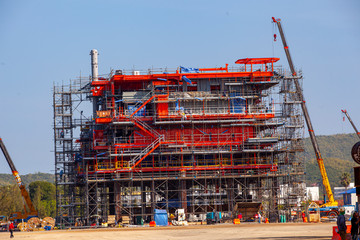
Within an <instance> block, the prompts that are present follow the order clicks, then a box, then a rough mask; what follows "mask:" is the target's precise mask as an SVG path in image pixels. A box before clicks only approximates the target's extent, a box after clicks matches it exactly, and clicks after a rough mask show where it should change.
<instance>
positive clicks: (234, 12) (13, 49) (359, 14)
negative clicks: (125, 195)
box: [0, 0, 360, 174]
mask: <svg viewBox="0 0 360 240" xmlns="http://www.w3.org/2000/svg"><path fill="white" fill-rule="evenodd" d="M272 16H274V17H275V18H281V19H282V24H283V28H284V30H285V33H286V37H287V40H288V45H289V47H290V51H291V54H292V57H293V60H294V63H295V66H296V67H297V68H301V69H302V70H303V75H304V95H305V98H306V100H307V105H308V108H309V112H310V115H311V118H312V121H313V126H314V129H315V133H316V134H317V135H330V134H336V133H352V132H353V129H352V128H351V126H350V124H349V123H348V122H347V120H346V122H343V121H342V115H341V111H340V110H341V109H347V110H348V112H349V113H350V115H351V117H352V119H353V121H354V122H355V124H357V126H358V128H360V111H359V110H360V107H359V89H360V81H359V80H360V79H359V78H360V77H359V75H357V74H358V71H359V68H360V60H359V59H360V58H359V56H360V1H358V0H354V1H350V0H339V1H329V0H327V1H323V0H316V1H314V0H310V1H288V0H286V1H276V0H273V1H268V0H263V1H250V0H247V1H239V0H234V1H226V0H223V1H211V0H204V1H202V0H201V1H200V0H199V1H180V0H178V1H170V0H167V1H165V0H164V1H158V0H152V1H148V0H143V1H120V0H118V1H111V0H107V1H106V0H104V1H92V0H86V1H85V0H75V1H74V0H71V1H70V0H61V1H49V0H43V1H33V0H24V1H18V0H0V82H1V93H0V110H1V112H0V114H1V115H0V116H1V118H0V137H2V138H3V140H4V142H5V144H6V146H7V148H8V150H9V152H10V154H11V156H12V158H13V161H14V162H15V165H16V167H17V168H18V170H19V172H20V174H27V173H35V172H38V171H40V172H53V169H54V156H53V129H52V123H53V112H52V86H53V83H54V82H55V83H61V82H67V81H68V80H69V79H71V78H75V77H77V76H79V74H80V72H81V74H82V75H89V74H90V56H89V52H90V50H91V49H93V48H96V49H98V51H99V54H100V55H99V73H100V74H107V73H108V72H109V70H110V68H113V69H133V68H135V69H148V68H151V67H154V68H160V67H169V68H176V67H178V66H179V65H183V66H189V67H216V66H218V67H219V66H224V65H225V63H229V64H233V63H234V62H235V61H236V60H237V59H239V58H246V57H272V56H274V57H280V58H281V60H280V64H282V65H283V66H286V67H287V66H288V64H287V61H286V57H285V54H284V52H283V48H282V45H281V41H280V36H279V34H278V33H277V32H276V33H277V34H278V39H279V40H278V41H277V42H276V43H275V44H274V42H273V34H274V29H275V28H274V25H273V24H272V23H271V17H272ZM0 173H10V169H9V166H8V165H7V163H6V161H5V159H4V158H3V156H2V154H1V156H0Z"/></svg>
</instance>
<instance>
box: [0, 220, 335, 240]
mask: <svg viewBox="0 0 360 240" xmlns="http://www.w3.org/2000/svg"><path fill="white" fill-rule="evenodd" d="M335 225H336V224H335V223H279V224H275V223H274V224H256V223H241V224H240V225H233V224H219V225H194V226H181V227H180V226H178V227H175V226H168V227H155V228H150V227H126V228H106V229H105V228H98V229H82V230H74V229H71V230H52V231H35V232H15V233H14V235H15V238H14V239H39V240H40V239H46V240H48V239H54V240H66V239H72V240H90V239H111V240H114V239H126V240H135V239H136V240H143V239H147V240H162V239H165V240H183V239H184V240H185V239H194V240H215V239H219V240H220V239H221V240H236V239H251V240H253V239H261V240H268V239H280V240H286V239H300V240H304V239H315V240H323V239H331V237H332V228H333V226H335ZM9 236H10V234H9V233H8V232H0V239H8V238H9Z"/></svg>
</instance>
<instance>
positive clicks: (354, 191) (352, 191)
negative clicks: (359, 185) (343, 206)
mask: <svg viewBox="0 0 360 240" xmlns="http://www.w3.org/2000/svg"><path fill="white" fill-rule="evenodd" d="M351 193H356V188H352V189H350V190H349V189H348V190H347V191H345V192H342V193H340V194H351Z"/></svg>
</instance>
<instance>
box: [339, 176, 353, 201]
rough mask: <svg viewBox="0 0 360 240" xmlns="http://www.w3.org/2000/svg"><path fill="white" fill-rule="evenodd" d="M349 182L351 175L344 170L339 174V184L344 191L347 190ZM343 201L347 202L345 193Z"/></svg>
mask: <svg viewBox="0 0 360 240" xmlns="http://www.w3.org/2000/svg"><path fill="white" fill-rule="evenodd" d="M350 182H351V175H350V173H348V172H344V173H342V174H341V177H340V184H341V186H343V187H345V192H347V187H348V186H349V184H350ZM345 202H347V194H345Z"/></svg>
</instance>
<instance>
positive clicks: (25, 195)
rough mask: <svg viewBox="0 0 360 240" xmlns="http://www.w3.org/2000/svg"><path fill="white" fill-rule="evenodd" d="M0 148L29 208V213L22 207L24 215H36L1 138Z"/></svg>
mask: <svg viewBox="0 0 360 240" xmlns="http://www.w3.org/2000/svg"><path fill="white" fill-rule="evenodd" d="M0 148H1V150H2V152H3V154H4V156H5V159H6V161H7V162H8V164H9V166H10V169H11V172H12V174H13V175H14V177H15V180H16V183H17V184H18V186H19V188H20V191H21V195H22V196H23V198H24V200H25V203H26V205H27V207H28V208H29V211H28V210H27V209H26V207H25V205H24V209H25V213H27V214H35V215H36V214H37V211H36V210H35V207H34V205H33V203H32V202H31V199H30V196H29V193H28V191H27V190H26V188H25V185H24V184H23V183H22V181H21V178H20V175H19V173H18V171H17V170H16V168H15V165H14V163H13V161H12V160H11V157H10V154H9V152H8V151H7V149H6V147H5V144H4V142H3V141H2V139H1V138H0Z"/></svg>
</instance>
